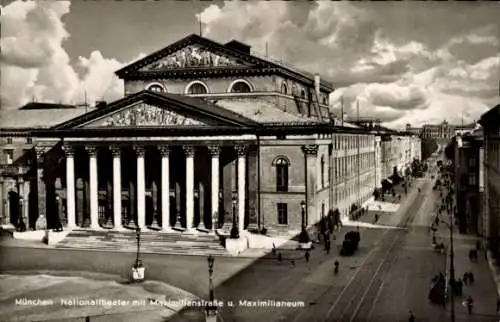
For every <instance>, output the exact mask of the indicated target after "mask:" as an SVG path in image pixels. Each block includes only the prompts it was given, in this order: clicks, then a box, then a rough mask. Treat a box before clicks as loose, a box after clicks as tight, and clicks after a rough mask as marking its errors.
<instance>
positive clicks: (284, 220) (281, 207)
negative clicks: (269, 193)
mask: <svg viewBox="0 0 500 322" xmlns="http://www.w3.org/2000/svg"><path fill="white" fill-rule="evenodd" d="M277 205H278V224H279V225H288V204H286V203H282V202H280V203H278V204H277Z"/></svg>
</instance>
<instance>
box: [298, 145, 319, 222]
mask: <svg viewBox="0 0 500 322" xmlns="http://www.w3.org/2000/svg"><path fill="white" fill-rule="evenodd" d="M301 149H302V152H303V153H304V178H305V190H306V200H305V202H306V205H307V207H306V224H307V226H309V225H311V224H314V223H315V222H316V221H319V218H318V214H317V213H318V212H317V211H316V208H317V207H316V191H315V187H316V180H317V178H316V171H315V165H316V161H317V156H318V149H319V146H318V145H317V144H313V145H303V146H302V147H301ZM314 214H316V217H317V218H312V217H311V216H314Z"/></svg>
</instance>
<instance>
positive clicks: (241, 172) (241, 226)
mask: <svg viewBox="0 0 500 322" xmlns="http://www.w3.org/2000/svg"><path fill="white" fill-rule="evenodd" d="M235 149H236V152H237V154H238V230H239V232H240V236H241V235H242V233H243V231H244V230H245V174H246V154H247V147H246V146H245V145H240V146H236V147H235Z"/></svg>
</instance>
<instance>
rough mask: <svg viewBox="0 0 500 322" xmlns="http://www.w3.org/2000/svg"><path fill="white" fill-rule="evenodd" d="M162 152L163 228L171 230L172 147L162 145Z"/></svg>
mask: <svg viewBox="0 0 500 322" xmlns="http://www.w3.org/2000/svg"><path fill="white" fill-rule="evenodd" d="M160 153H161V228H162V229H163V230H167V231H168V230H171V227H170V164H169V163H170V160H169V155H170V148H169V147H168V146H166V145H164V146H160Z"/></svg>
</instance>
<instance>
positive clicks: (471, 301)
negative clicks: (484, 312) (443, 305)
mask: <svg viewBox="0 0 500 322" xmlns="http://www.w3.org/2000/svg"><path fill="white" fill-rule="evenodd" d="M465 303H466V304H467V311H468V312H469V315H471V314H472V306H473V305H474V300H473V299H472V297H471V296H470V295H469V296H467V300H465Z"/></svg>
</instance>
